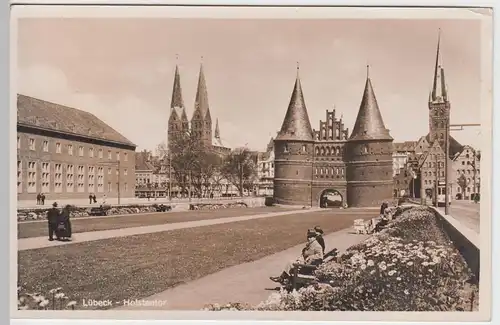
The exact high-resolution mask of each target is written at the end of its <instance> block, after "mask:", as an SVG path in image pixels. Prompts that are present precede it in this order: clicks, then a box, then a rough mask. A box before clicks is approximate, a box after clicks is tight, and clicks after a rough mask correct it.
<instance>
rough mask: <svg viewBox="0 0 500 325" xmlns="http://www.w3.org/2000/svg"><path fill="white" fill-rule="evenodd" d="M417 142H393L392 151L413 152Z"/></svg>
mask: <svg viewBox="0 0 500 325" xmlns="http://www.w3.org/2000/svg"><path fill="white" fill-rule="evenodd" d="M417 143H418V141H405V142H394V143H393V144H392V147H393V151H400V152H401V151H404V152H407V151H415V147H416V146H417Z"/></svg>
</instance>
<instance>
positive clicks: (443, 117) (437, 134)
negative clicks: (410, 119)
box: [429, 34, 450, 148]
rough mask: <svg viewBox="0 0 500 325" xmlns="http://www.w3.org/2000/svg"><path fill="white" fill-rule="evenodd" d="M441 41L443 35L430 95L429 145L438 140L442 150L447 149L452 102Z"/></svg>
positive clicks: (437, 52)
mask: <svg viewBox="0 0 500 325" xmlns="http://www.w3.org/2000/svg"><path fill="white" fill-rule="evenodd" d="M440 41H441V34H439V36H438V45H437V51H436V65H435V67H434V80H433V84H432V91H431V92H430V94H429V137H430V139H429V140H430V141H429V143H433V142H434V141H436V140H437V141H438V143H439V145H440V146H441V148H445V136H446V126H447V125H448V122H449V119H450V102H449V100H448V91H447V89H446V83H445V79H444V68H443V65H442V61H441V54H440V52H439V45H440Z"/></svg>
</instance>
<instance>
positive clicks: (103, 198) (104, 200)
mask: <svg viewBox="0 0 500 325" xmlns="http://www.w3.org/2000/svg"><path fill="white" fill-rule="evenodd" d="M105 204H106V194H104V195H103V196H102V205H105Z"/></svg>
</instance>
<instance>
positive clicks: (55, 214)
mask: <svg viewBox="0 0 500 325" xmlns="http://www.w3.org/2000/svg"><path fill="white" fill-rule="evenodd" d="M58 219H59V209H58V208H57V202H54V203H53V204H52V208H51V209H50V210H49V211H48V212H47V221H48V222H49V240H50V241H53V240H54V233H55V232H56V230H57V222H58ZM56 236H57V234H56ZM57 239H59V238H57Z"/></svg>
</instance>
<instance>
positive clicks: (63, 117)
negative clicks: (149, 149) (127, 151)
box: [17, 94, 136, 147]
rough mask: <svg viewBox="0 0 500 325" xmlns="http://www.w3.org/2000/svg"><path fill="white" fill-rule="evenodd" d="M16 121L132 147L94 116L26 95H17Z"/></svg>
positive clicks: (121, 136) (127, 141) (126, 140)
mask: <svg viewBox="0 0 500 325" xmlns="http://www.w3.org/2000/svg"><path fill="white" fill-rule="evenodd" d="M17 123H18V124H22V125H28V126H31V127H34V128H40V129H48V130H52V131H56V132H61V133H65V134H73V135H78V136H83V137H86V138H91V139H99V140H104V141H110V142H115V143H119V144H125V145H129V146H133V147H136V145H135V144H134V143H132V142H131V141H130V140H128V139H127V138H125V137H124V136H123V135H121V134H120V133H118V131H116V130H114V129H113V128H112V127H110V126H109V125H107V124H106V123H104V122H103V121H101V120H100V119H99V118H97V117H96V116H95V115H93V114H91V113H89V112H85V111H82V110H79V109H76V108H71V107H67V106H63V105H59V104H55V103H51V102H47V101H44V100H41V99H37V98H33V97H29V96H26V95H21V94H18V95H17Z"/></svg>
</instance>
